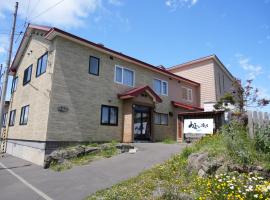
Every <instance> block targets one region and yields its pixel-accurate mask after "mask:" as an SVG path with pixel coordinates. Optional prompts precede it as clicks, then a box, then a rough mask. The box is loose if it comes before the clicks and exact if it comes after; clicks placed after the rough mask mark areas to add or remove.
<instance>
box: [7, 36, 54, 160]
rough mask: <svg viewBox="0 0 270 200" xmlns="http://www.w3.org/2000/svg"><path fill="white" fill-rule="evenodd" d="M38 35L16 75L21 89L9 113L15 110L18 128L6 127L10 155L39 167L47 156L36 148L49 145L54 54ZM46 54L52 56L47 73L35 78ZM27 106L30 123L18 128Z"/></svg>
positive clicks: (33, 37)
mask: <svg viewBox="0 0 270 200" xmlns="http://www.w3.org/2000/svg"><path fill="white" fill-rule="evenodd" d="M36 33H38V34H35V33H34V34H32V35H31V36H30V37H31V39H30V42H29V44H28V46H27V49H26V51H25V53H24V55H23V57H22V58H21V61H20V64H19V67H18V70H17V72H16V76H18V77H19V78H18V85H17V89H16V91H15V92H14V93H13V95H12V96H11V100H10V106H9V111H11V110H14V109H16V117H15V125H14V126H7V131H8V138H9V140H8V145H7V152H8V153H11V154H13V155H15V156H18V157H21V158H23V159H26V160H30V161H32V162H36V163H37V164H39V163H40V159H41V160H42V155H44V148H39V147H40V146H36V144H37V143H40V142H42V141H46V134H47V125H48V116H49V115H48V113H49V103H50V93H51V75H52V71H53V62H54V51H53V46H52V45H51V43H50V42H49V41H48V40H45V39H44V38H43V37H42V36H40V33H41V32H36ZM47 51H48V52H49V53H48V63H47V70H46V73H44V74H42V75H41V76H39V77H36V68H37V60H38V58H39V57H40V56H42V55H43V54H44V53H45V52H47ZM31 64H33V67H32V76H31V81H30V82H29V83H28V84H26V85H24V86H23V76H24V70H25V69H26V68H27V67H29V66H30V65H31ZM26 105H29V115H28V123H27V125H19V121H20V115H21V108H22V107H23V106H26ZM9 114H10V112H9V113H8V117H7V125H8V122H9ZM22 141H23V143H22ZM29 141H30V142H29ZM25 142H26V143H27V145H25ZM30 152H32V153H30Z"/></svg>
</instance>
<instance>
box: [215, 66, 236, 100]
mask: <svg viewBox="0 0 270 200" xmlns="http://www.w3.org/2000/svg"><path fill="white" fill-rule="evenodd" d="M215 83H216V93H217V99H220V98H221V97H223V96H224V95H225V93H227V92H231V91H232V84H233V80H232V78H231V77H230V76H229V75H228V74H227V73H226V72H225V71H224V70H223V69H222V68H221V67H220V66H219V65H218V64H217V63H215Z"/></svg>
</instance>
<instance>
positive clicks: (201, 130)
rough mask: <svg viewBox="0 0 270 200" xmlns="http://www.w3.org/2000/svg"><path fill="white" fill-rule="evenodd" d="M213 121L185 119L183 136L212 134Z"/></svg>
mask: <svg viewBox="0 0 270 200" xmlns="http://www.w3.org/2000/svg"><path fill="white" fill-rule="evenodd" d="M213 132H214V119H185V120H184V133H185V134H196V135H197V134H203V135H204V134H213Z"/></svg>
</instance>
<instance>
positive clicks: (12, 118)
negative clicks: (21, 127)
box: [8, 110, 16, 126]
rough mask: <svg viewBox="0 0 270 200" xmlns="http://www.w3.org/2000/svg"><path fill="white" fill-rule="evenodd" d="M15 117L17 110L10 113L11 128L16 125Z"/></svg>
mask: <svg viewBox="0 0 270 200" xmlns="http://www.w3.org/2000/svg"><path fill="white" fill-rule="evenodd" d="M15 116H16V110H12V111H10V114H9V123H8V125H9V126H14V124H15Z"/></svg>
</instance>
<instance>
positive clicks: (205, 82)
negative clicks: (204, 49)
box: [168, 55, 236, 110]
mask: <svg viewBox="0 0 270 200" xmlns="http://www.w3.org/2000/svg"><path fill="white" fill-rule="evenodd" d="M168 71H169V72H172V73H174V74H177V75H179V76H182V77H185V78H188V79H190V80H193V81H196V82H198V83H200V86H201V87H200V88H201V92H200V101H201V107H203V108H204V109H205V110H213V105H214V104H216V103H217V101H219V99H220V98H221V97H223V96H224V95H225V94H226V93H228V92H232V88H233V83H234V82H235V80H236V79H235V77H234V76H233V75H232V74H231V73H230V71H229V70H228V69H227V68H226V67H225V66H224V64H223V63H222V62H221V61H220V60H219V58H218V57H217V56H216V55H210V56H206V57H203V58H199V59H196V60H192V61H189V62H186V63H183V64H180V65H176V66H173V67H171V68H168Z"/></svg>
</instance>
